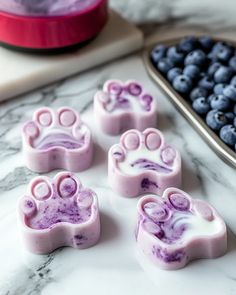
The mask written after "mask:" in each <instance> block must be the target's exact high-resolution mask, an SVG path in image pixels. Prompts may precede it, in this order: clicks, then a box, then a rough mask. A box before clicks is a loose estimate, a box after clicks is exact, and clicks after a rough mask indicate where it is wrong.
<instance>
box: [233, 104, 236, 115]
mask: <svg viewBox="0 0 236 295" xmlns="http://www.w3.org/2000/svg"><path fill="white" fill-rule="evenodd" d="M233 112H234V114H235V115H236V104H235V105H234V107H233Z"/></svg>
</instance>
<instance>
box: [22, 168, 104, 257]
mask: <svg viewBox="0 0 236 295" xmlns="http://www.w3.org/2000/svg"><path fill="white" fill-rule="evenodd" d="M18 212H19V224H20V230H21V234H22V237H23V241H24V243H25V245H26V247H27V248H28V250H29V251H31V252H33V253H38V254H46V253H49V252H51V251H53V250H55V249H57V248H59V247H62V246H70V247H73V248H79V249H83V248H88V247H90V246H92V245H94V244H95V243H96V242H97V241H98V239H99V236H100V219H99V209H98V200H97V196H96V194H95V192H94V191H92V190H91V189H88V188H84V187H83V186H82V184H81V182H80V180H79V179H78V178H77V177H76V176H75V175H74V174H72V173H70V172H60V173H58V174H57V175H56V176H55V177H54V178H53V179H52V180H51V179H50V178H48V177H46V176H38V177H36V178H34V179H33V180H32V181H31V183H30V184H29V188H28V192H27V193H26V194H25V195H24V196H23V197H22V198H21V199H20V202H19V206H18Z"/></svg>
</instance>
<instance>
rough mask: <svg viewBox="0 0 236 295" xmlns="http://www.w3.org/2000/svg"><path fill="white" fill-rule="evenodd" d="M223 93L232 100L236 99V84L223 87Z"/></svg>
mask: <svg viewBox="0 0 236 295" xmlns="http://www.w3.org/2000/svg"><path fill="white" fill-rule="evenodd" d="M223 94H224V95H225V96H227V97H228V98H230V99H231V100H233V101H236V85H228V86H226V87H225V89H224V91H223Z"/></svg>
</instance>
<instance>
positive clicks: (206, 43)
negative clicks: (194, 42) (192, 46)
mask: <svg viewBox="0 0 236 295" xmlns="http://www.w3.org/2000/svg"><path fill="white" fill-rule="evenodd" d="M199 42H200V44H201V46H202V48H203V49H204V50H207V51H210V50H211V48H212V47H213V45H214V41H213V40H212V38H211V37H210V36H202V37H200V38H199Z"/></svg>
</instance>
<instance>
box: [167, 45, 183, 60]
mask: <svg viewBox="0 0 236 295" xmlns="http://www.w3.org/2000/svg"><path fill="white" fill-rule="evenodd" d="M167 57H169V59H170V60H171V61H172V62H173V63H174V64H180V63H183V61H184V53H183V52H182V51H181V50H180V49H178V48H177V47H176V46H172V47H170V48H169V49H168V50H167Z"/></svg>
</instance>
